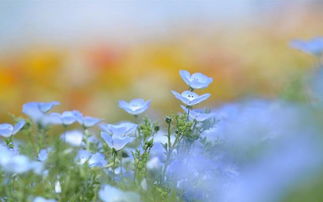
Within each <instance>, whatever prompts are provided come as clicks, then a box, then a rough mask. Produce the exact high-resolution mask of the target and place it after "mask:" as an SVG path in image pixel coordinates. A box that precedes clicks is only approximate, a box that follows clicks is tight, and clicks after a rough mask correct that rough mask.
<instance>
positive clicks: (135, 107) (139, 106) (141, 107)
mask: <svg viewBox="0 0 323 202" xmlns="http://www.w3.org/2000/svg"><path fill="white" fill-rule="evenodd" d="M149 105H150V100H148V101H145V100H144V99H141V98H137V99H133V100H131V101H130V102H126V101H124V100H120V101H119V107H120V108H121V109H123V110H125V111H126V112H128V113H129V114H132V115H138V114H141V113H143V112H144V111H146V110H147V109H148V107H149Z"/></svg>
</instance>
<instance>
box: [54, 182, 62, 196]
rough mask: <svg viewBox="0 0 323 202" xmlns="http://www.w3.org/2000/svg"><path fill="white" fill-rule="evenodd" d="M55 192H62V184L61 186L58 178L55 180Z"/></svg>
mask: <svg viewBox="0 0 323 202" xmlns="http://www.w3.org/2000/svg"><path fill="white" fill-rule="evenodd" d="M54 189H55V192H56V193H61V192H62V186H61V183H60V182H59V180H57V181H56V182H55V188H54Z"/></svg>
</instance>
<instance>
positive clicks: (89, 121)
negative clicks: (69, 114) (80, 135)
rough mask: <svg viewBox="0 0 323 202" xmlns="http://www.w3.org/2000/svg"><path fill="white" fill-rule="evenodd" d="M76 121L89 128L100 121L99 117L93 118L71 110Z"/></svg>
mask: <svg viewBox="0 0 323 202" xmlns="http://www.w3.org/2000/svg"><path fill="white" fill-rule="evenodd" d="M73 114H74V116H75V119H76V121H77V122H78V123H79V124H81V125H82V126H83V127H84V128H90V127H93V126H95V125H96V124H98V123H100V121H101V119H98V118H94V117H91V116H83V114H82V113H81V112H79V111H76V110H75V111H73Z"/></svg>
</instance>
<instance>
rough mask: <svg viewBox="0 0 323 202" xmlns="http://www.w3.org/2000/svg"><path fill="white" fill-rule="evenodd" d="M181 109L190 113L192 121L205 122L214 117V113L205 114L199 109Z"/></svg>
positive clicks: (183, 107)
mask: <svg viewBox="0 0 323 202" xmlns="http://www.w3.org/2000/svg"><path fill="white" fill-rule="evenodd" d="M181 107H182V109H183V110H184V111H185V112H186V113H189V117H190V119H192V120H196V121H205V120H208V119H210V118H212V117H214V113H212V112H203V111H202V110H198V109H193V110H190V111H188V109H187V108H186V107H185V106H183V105H181Z"/></svg>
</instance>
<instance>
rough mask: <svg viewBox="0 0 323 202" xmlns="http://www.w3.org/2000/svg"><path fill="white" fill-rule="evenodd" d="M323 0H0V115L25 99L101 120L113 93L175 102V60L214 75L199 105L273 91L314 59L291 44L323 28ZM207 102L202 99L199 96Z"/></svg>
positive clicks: (163, 106) (112, 117)
mask: <svg viewBox="0 0 323 202" xmlns="http://www.w3.org/2000/svg"><path fill="white" fill-rule="evenodd" d="M322 9H323V1H320V0H317V1H311V0H290V1H289V0H284V1H280V0H236V1H211V0H209V1H207V0H201V1H190V0H189V1H175V0H174V1H170V0H166V1H157V0H156V1H126V0H124V1H103V0H102V1H100V0H94V1H82V0H81V1H74V0H67V1H66V0H65V1H63V0H62V1H38V0H34V1H28V0H16V1H9V0H8V1H6V0H4V1H2V2H1V4H0V92H1V93H0V112H1V113H0V114H1V115H0V120H1V121H6V120H9V118H10V117H9V116H8V113H9V112H10V113H14V114H21V112H20V111H21V107H20V106H21V105H22V104H23V103H25V102H30V101H52V100H57V101H60V102H61V103H62V106H61V109H64V110H68V109H79V110H80V111H82V112H84V113H86V114H88V115H92V116H98V117H100V118H105V119H106V120H107V121H118V120H120V119H122V118H123V117H127V116H128V115H127V114H126V113H124V112H122V111H121V109H118V107H117V102H118V100H120V99H125V100H130V99H132V98H137V97H141V98H144V99H150V100H152V108H151V110H150V113H151V114H150V115H151V116H156V117H159V115H164V114H166V113H171V112H174V110H176V111H180V108H179V103H178V102H177V101H176V100H175V98H174V97H173V96H172V95H171V93H170V90H172V89H173V90H177V91H180V92H181V91H183V90H185V88H186V87H185V85H184V83H183V82H182V80H181V79H180V76H179V75H178V71H179V70H180V69H186V70H189V71H191V72H195V71H198V72H202V73H204V74H206V75H209V76H211V77H213V78H214V82H213V83H212V85H211V86H210V87H209V88H208V89H205V90H202V91H199V93H203V92H210V93H211V94H212V97H211V99H209V101H208V102H207V103H206V106H212V107H214V106H217V105H220V104H221V103H224V102H227V101H234V100H237V99H241V98H245V97H265V98H276V97H279V96H281V94H282V93H283V92H285V91H286V89H287V90H288V89H289V88H290V86H291V85H296V87H297V83H298V81H300V80H302V79H303V77H304V76H305V75H307V73H308V72H310V71H311V69H312V67H313V65H314V62H315V61H314V59H313V58H312V57H311V56H309V55H306V54H304V53H301V52H299V51H297V50H294V49H292V48H290V47H289V41H290V40H292V39H295V38H299V39H309V38H312V37H315V36H320V35H322V34H323V12H322ZM203 106H205V105H203Z"/></svg>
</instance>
